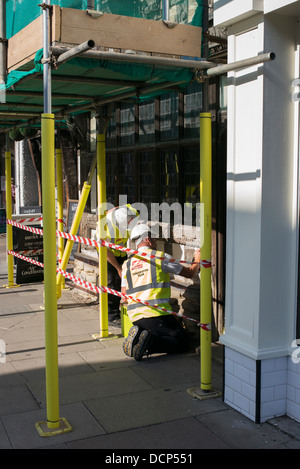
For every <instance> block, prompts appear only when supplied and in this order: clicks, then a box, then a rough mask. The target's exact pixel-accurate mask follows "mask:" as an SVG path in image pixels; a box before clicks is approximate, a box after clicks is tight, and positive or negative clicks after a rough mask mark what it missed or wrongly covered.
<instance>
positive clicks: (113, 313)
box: [107, 256, 127, 319]
mask: <svg viewBox="0 0 300 469" xmlns="http://www.w3.org/2000/svg"><path fill="white" fill-rule="evenodd" d="M116 259H117V261H118V263H119V264H120V265H122V264H123V262H124V261H125V260H126V259H127V256H124V257H121V256H118V257H116ZM107 286H108V288H112V289H113V290H116V291H118V292H120V291H121V277H120V275H119V274H118V271H117V269H116V268H115V267H114V266H113V265H112V264H111V263H110V262H107ZM120 300H121V298H120V297H119V296H115V295H111V294H108V298H107V302H108V318H109V319H117V318H119V317H120V309H119V308H120Z"/></svg>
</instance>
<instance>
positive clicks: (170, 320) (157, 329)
mask: <svg viewBox="0 0 300 469" xmlns="http://www.w3.org/2000/svg"><path fill="white" fill-rule="evenodd" d="M134 325H136V326H139V327H140V328H141V329H146V330H147V331H148V332H150V334H151V338H150V341H149V347H148V353H149V354H151V353H183V352H186V351H187V350H188V337H187V333H186V331H185V329H183V327H182V326H181V325H180V324H179V322H178V321H177V320H176V318H175V317H174V316H172V315H169V314H168V315H165V316H157V317H152V318H142V319H139V320H138V321H134Z"/></svg>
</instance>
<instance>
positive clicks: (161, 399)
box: [84, 387, 222, 433]
mask: <svg viewBox="0 0 300 469" xmlns="http://www.w3.org/2000/svg"><path fill="white" fill-rule="evenodd" d="M84 402H85V405H86V406H87V408H88V409H89V410H90V411H91V413H92V414H93V415H95V417H96V418H97V420H98V421H99V422H100V423H101V425H102V426H103V428H105V430H106V431H107V432H108V433H113V432H118V431H124V430H129V429H133V428H138V427H144V426H149V425H154V424H158V423H162V422H166V421H172V420H173V421H175V420H177V419H182V418H185V417H189V416H191V415H198V414H199V413H201V407H203V405H205V404H203V401H202V402H201V401H199V400H195V399H192V398H191V397H190V396H189V394H188V393H187V391H186V389H185V388H184V389H178V388H175V389H173V388H172V387H166V388H160V389H148V390H147V389H144V390H142V391H138V389H136V390H132V392H131V393H125V392H124V393H123V394H119V395H116V396H109V395H107V396H105V397H102V398H101V397H99V398H98V399H91V400H85V401H84ZM220 405H221V407H222V404H221V403H220Z"/></svg>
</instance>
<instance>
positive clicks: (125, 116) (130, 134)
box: [120, 104, 135, 145]
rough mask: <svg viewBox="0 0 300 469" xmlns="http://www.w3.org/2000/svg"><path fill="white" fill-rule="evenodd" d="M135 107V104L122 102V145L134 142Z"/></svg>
mask: <svg viewBox="0 0 300 469" xmlns="http://www.w3.org/2000/svg"><path fill="white" fill-rule="evenodd" d="M134 127H135V107H134V105H133V104H122V105H121V112H120V134H121V145H132V144H134V136H135V128H134Z"/></svg>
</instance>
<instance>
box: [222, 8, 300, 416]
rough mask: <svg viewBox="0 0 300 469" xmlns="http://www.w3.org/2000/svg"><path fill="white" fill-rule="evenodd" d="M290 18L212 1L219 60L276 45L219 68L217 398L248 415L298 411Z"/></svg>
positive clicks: (295, 78) (294, 36) (299, 36)
mask: <svg viewBox="0 0 300 469" xmlns="http://www.w3.org/2000/svg"><path fill="white" fill-rule="evenodd" d="M299 18H300V2H299V1H295V0H247V1H246V0H222V1H220V0H215V1H214V24H215V26H218V27H227V28H228V63H230V62H234V61H237V60H242V59H247V58H249V57H252V56H256V55H258V54H261V53H263V52H274V53H275V54H276V58H275V60H274V61H273V62H270V63H267V64H264V65H259V66H254V67H247V68H244V69H242V70H239V71H235V72H230V73H228V76H227V92H228V145H227V227H226V233H227V238H226V239H227V245H226V280H225V282H226V292H225V333H224V334H223V335H222V337H221V339H220V340H221V342H222V343H223V344H224V348H225V366H224V370H225V371H224V399H225V402H226V403H227V404H229V405H230V406H232V407H233V408H235V409H237V410H238V411H240V412H241V413H243V414H244V415H246V416H248V417H249V418H250V419H251V420H254V421H256V422H264V421H266V420H268V419H270V418H273V417H276V416H281V415H288V416H289V417H292V418H294V419H296V420H297V421H300V362H299V358H298V344H299V342H298V340H297V339H298V338H299V337H298V336H299V327H298V328H297V324H298V323H299V319H298V318H299V299H298V293H299V286H298V281H299V280H298V278H299V275H298V269H299V259H298V256H299V254H298V253H299V88H298V86H299V83H300V81H299V77H300V68H299V63H300V58H299V52H300V26H299Z"/></svg>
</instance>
